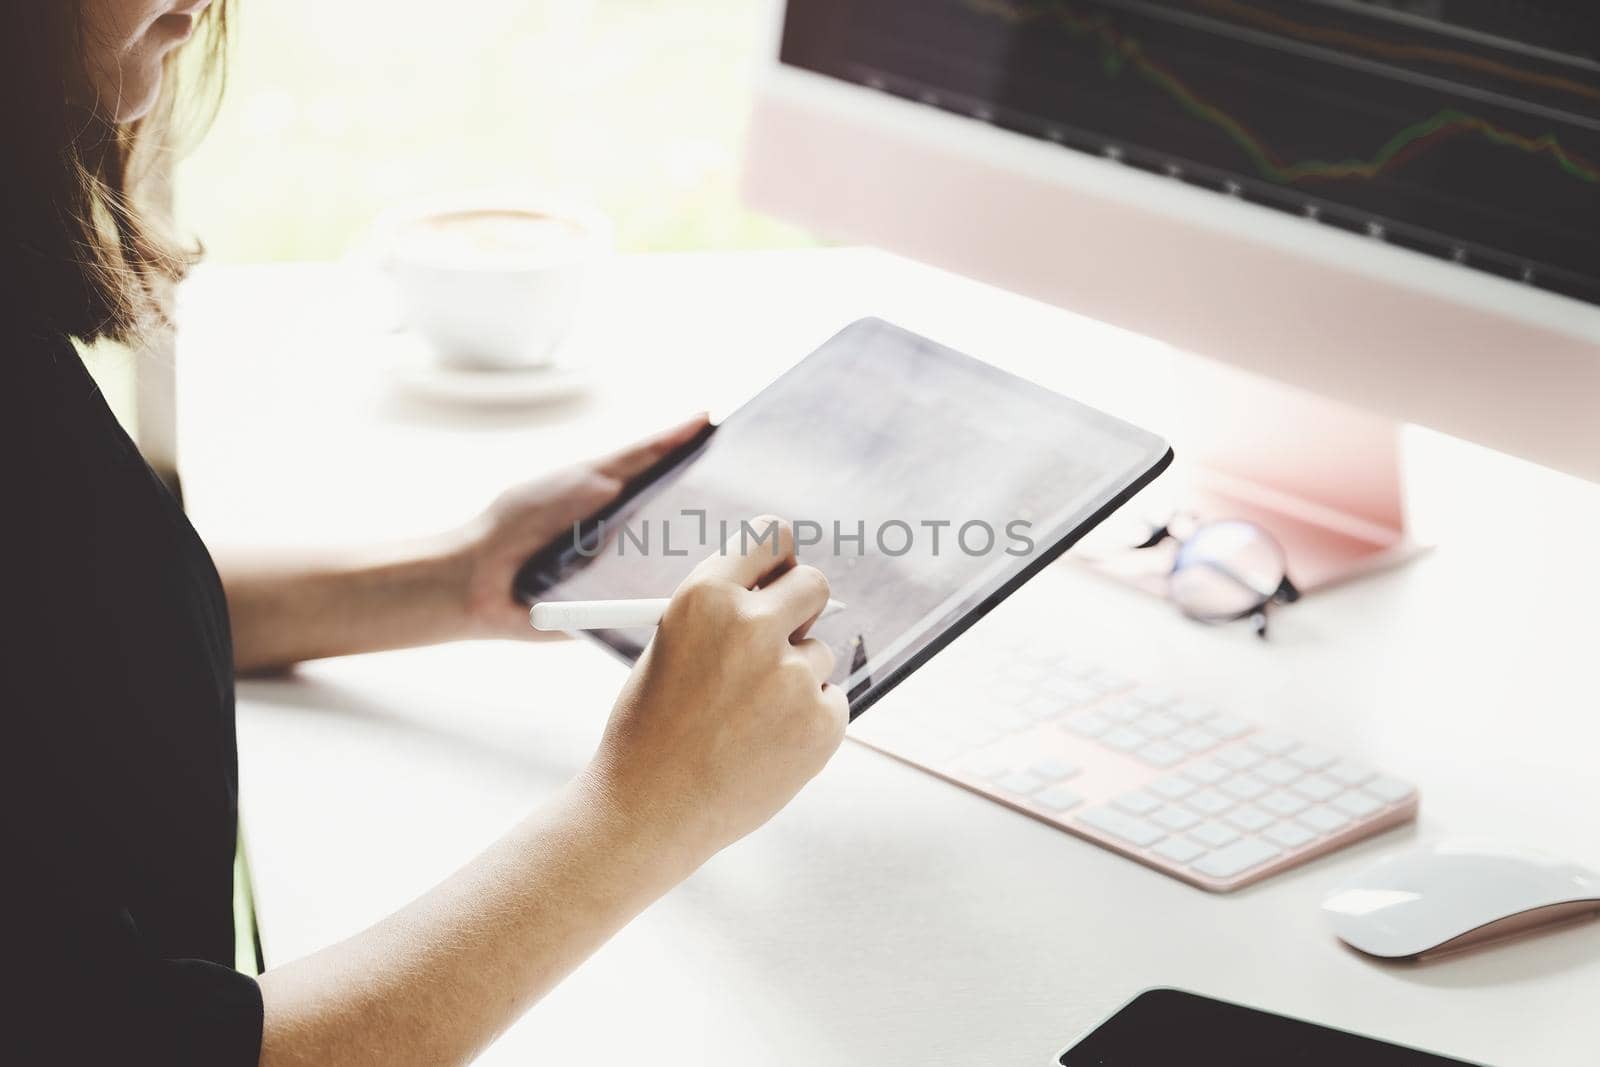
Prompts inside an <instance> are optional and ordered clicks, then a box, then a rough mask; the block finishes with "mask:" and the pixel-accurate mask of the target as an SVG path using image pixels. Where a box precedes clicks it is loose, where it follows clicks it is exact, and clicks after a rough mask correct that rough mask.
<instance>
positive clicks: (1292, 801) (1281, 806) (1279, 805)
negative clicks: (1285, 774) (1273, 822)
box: [1256, 789, 1311, 819]
mask: <svg viewBox="0 0 1600 1067" xmlns="http://www.w3.org/2000/svg"><path fill="white" fill-rule="evenodd" d="M1256 803H1257V804H1259V805H1260V806H1261V807H1262V808H1265V809H1266V810H1267V811H1270V812H1272V814H1274V815H1276V816H1277V817H1278V818H1280V819H1291V818H1293V817H1294V816H1296V815H1299V814H1300V813H1301V812H1302V811H1305V810H1306V809H1307V808H1309V807H1310V806H1311V803H1310V802H1309V801H1307V800H1304V799H1302V798H1300V797H1297V796H1295V795H1294V794H1293V793H1286V792H1284V791H1283V790H1282V789H1280V790H1278V791H1277V792H1276V793H1268V794H1267V795H1266V796H1264V797H1262V798H1261V799H1260V800H1258V801H1256Z"/></svg>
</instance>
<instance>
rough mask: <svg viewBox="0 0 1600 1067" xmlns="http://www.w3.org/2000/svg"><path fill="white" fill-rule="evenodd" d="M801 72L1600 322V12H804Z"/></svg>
mask: <svg viewBox="0 0 1600 1067" xmlns="http://www.w3.org/2000/svg"><path fill="white" fill-rule="evenodd" d="M782 59H783V61H784V62H785V63H786V64H789V65H792V66H795V67H800V68H803V69H807V70H811V71H814V72H816V73H819V74H824V75H828V76H830V77H833V78H838V79H843V80H846V81H849V82H853V83H857V84H860V85H864V86H868V87H870V88H872V89H876V90H879V91H882V92H886V93H890V94H893V95H895V96H900V97H904V98H907V99H910V100H914V101H917V102H920V103H922V104H925V105H929V106H932V107H936V108H940V109H943V110H946V111H951V112H955V113H957V114H960V115H963V116H967V117H969V118H971V119H973V120H976V121H981V122H985V123H989V124H991V125H995V126H999V127H1003V128H1005V129H1008V130H1012V131H1014V132H1017V133H1021V134H1025V135H1027V136H1030V137H1035V138H1039V139H1042V140H1046V141H1050V142H1055V143H1057V144H1059V145H1061V146H1062V147H1063V148H1064V149H1071V150H1076V151H1081V152H1089V153H1093V154H1095V155H1099V156H1105V157H1109V158H1112V159H1115V160H1119V161H1120V162H1122V163H1124V164H1127V165H1130V166H1134V167H1139V168H1141V169H1144V170H1148V171H1152V172H1154V173H1156V174H1161V175H1166V176H1168V177H1170V178H1171V179H1173V180H1176V181H1182V182H1187V183H1190V184H1194V185H1198V186H1202V187H1205V188H1208V189H1211V190H1214V191H1216V192H1217V193H1218V194H1220V195H1228V196H1235V197H1240V198H1243V199H1246V200H1249V201H1252V202H1255V203H1259V204H1262V205H1265V206H1267V207H1272V208H1276V209H1278V210H1282V211H1287V212H1292V213H1294V214H1297V215H1302V216H1306V217H1308V218H1310V219H1314V220H1316V221H1317V222H1320V223H1323V224H1326V225H1331V226H1338V227H1342V228H1345V229H1350V230H1353V231H1355V232H1358V233H1362V234H1368V235H1370V236H1372V237H1373V238H1374V239H1378V240H1383V241H1387V242H1390V243H1393V244H1396V245H1401V246H1404V247H1407V248H1411V249H1415V250H1417V251H1421V252H1425V253H1428V254H1430V255H1435V256H1439V257H1443V258H1446V259H1452V260H1455V261H1458V262H1461V263H1464V264H1466V265H1468V266H1471V267H1475V268H1477V269H1480V270H1485V271H1490V272H1493V273H1495V274H1499V275H1503V276H1506V277H1509V278H1513V279H1518V280H1521V281H1524V282H1527V283H1529V284H1532V285H1536V286H1540V287H1543V288H1548V289H1552V290H1555V291H1558V292H1562V293H1566V294H1568V295H1571V296H1576V297H1578V298H1580V299H1584V300H1587V301H1590V302H1594V303H1600V0H1582V2H1578V0H1566V2H1556V0H1391V2H1377V0H1280V2H1273V3H1265V2H1246V0H790V2H789V4H788V11H787V15H786V18H785V23H784V32H783V44H782Z"/></svg>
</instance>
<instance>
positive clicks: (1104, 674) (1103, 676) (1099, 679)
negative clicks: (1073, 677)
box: [1084, 667, 1136, 693]
mask: <svg viewBox="0 0 1600 1067" xmlns="http://www.w3.org/2000/svg"><path fill="white" fill-rule="evenodd" d="M1084 682H1085V683H1087V684H1089V685H1092V686H1094V687H1095V688H1096V689H1098V690H1100V692H1102V693H1114V692H1116V691H1118V690H1121V689H1132V688H1133V687H1134V685H1135V684H1136V683H1135V682H1134V680H1133V679H1132V678H1129V677H1128V676H1127V675H1126V674H1121V673H1119V672H1117V671H1113V670H1109V669H1107V668H1105V667H1099V668H1097V669H1096V670H1095V671H1094V672H1093V673H1091V674H1090V675H1089V676H1088V677H1086V678H1084Z"/></svg>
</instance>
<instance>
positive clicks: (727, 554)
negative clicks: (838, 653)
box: [589, 517, 849, 868]
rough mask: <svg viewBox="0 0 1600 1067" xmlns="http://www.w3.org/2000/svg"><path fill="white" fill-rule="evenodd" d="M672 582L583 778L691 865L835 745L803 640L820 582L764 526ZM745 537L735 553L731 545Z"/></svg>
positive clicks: (787, 534) (782, 527)
mask: <svg viewBox="0 0 1600 1067" xmlns="http://www.w3.org/2000/svg"><path fill="white" fill-rule="evenodd" d="M769 525H775V526H776V527H777V529H778V537H777V539H776V547H774V543H773V539H771V538H766V539H765V540H761V541H758V540H755V539H746V538H742V537H741V536H740V535H738V534H736V535H734V537H733V538H732V539H731V540H730V541H729V544H728V545H727V546H725V547H724V549H723V551H722V553H721V554H719V555H715V556H712V557H710V558H709V559H707V560H705V561H704V562H702V563H701V564H700V565H699V566H697V567H696V568H695V570H694V572H693V573H692V574H690V576H689V577H688V578H687V579H685V581H684V582H683V584H682V585H680V586H679V587H678V590H677V592H676V593H675V594H674V596H673V598H672V602H671V605H670V606H669V607H668V609H667V614H666V616H665V618H663V619H662V622H661V627H660V629H658V630H657V631H656V635H655V638H654V640H652V641H651V643H650V645H649V646H648V647H647V648H646V649H645V652H644V655H643V656H642V657H641V658H640V660H639V662H638V664H637V665H636V666H635V667H634V669H633V673H632V674H631V675H630V676H629V678H628V682H627V684H626V685H625V686H624V687H623V690H622V694H621V696H620V697H619V698H618V699H617V703H616V708H615V710H613V712H612V714H611V721H610V724H609V725H608V726H607V729H606V733H605V737H604V739H603V740H602V742H601V745H600V750H599V752H598V753H597V754H596V756H595V759H594V763H593V765H592V767H591V768H590V771H589V774H590V776H591V777H592V778H593V779H594V781H595V782H596V783H597V784H598V785H599V786H600V787H601V788H602V789H603V790H604V792H605V793H606V794H607V795H609V796H611V797H613V798H615V802H616V803H617V804H618V805H619V806H620V807H621V808H622V809H623V810H625V811H628V812H630V813H632V814H633V816H634V817H636V818H638V819H640V820H642V821H645V822H649V823H653V824H657V823H658V824H659V826H658V829H659V832H660V833H661V835H662V839H663V840H664V841H670V842H672V843H673V844H674V845H676V846H677V847H679V848H681V849H682V850H683V859H684V862H685V863H686V864H687V865H688V866H689V867H691V868H692V867H693V866H697V865H698V864H700V863H702V862H704V860H706V859H707V858H709V857H710V856H711V855H712V854H713V853H715V852H716V851H717V850H719V849H721V848H723V847H725V846H727V845H728V844H731V843H732V842H734V841H736V840H738V839H739V838H740V837H743V836H744V835H745V834H747V833H749V832H750V831H751V830H754V829H755V828H756V827H758V826H760V825H761V824H762V823H764V822H766V821H767V819H769V818H771V817H772V815H773V814H774V813H776V812H777V811H778V809H779V808H781V807H782V806H783V805H784V804H785V803H787V802H788V800H789V799H790V798H791V797H793V796H794V794H795V793H796V792H798V791H799V790H800V788H801V787H802V786H803V785H805V783H806V782H808V781H810V780H811V778H812V777H813V776H815V775H816V773H817V772H818V771H819V770H821V769H822V766H823V764H825V763H826V762H827V760H828V757H830V756H831V755H832V754H833V752H834V751H835V750H836V749H837V748H838V747H839V743H840V741H841V740H842V739H843V737H844V728H845V724H846V722H847V721H848V718H849V709H848V706H847V704H846V701H845V694H844V693H843V691H841V690H840V689H839V688H838V687H837V686H832V685H828V684H827V680H828V676H829V675H830V674H832V673H833V666H834V657H833V652H832V651H831V650H830V649H829V648H828V646H827V645H825V644H823V643H822V642H821V641H818V640H816V639H815V638H809V637H807V636H806V634H805V631H806V629H807V628H808V627H809V625H810V623H811V621H812V620H813V619H815V618H816V617H817V615H818V614H819V613H820V612H821V611H822V609H823V607H824V606H825V605H826V604H827V602H828V581H827V579H826V578H824V577H823V576H822V573H821V572H820V571H818V570H816V569H815V568H813V567H808V566H805V565H802V564H797V563H796V561H795V554H794V535H793V531H792V530H791V529H790V527H789V525H788V524H787V523H784V522H781V521H780V520H778V519H775V518H771V517H764V518H760V519H756V520H755V521H754V523H753V524H752V528H753V529H755V530H756V531H758V532H760V533H765V532H766V530H767V529H768V527H769ZM747 540H748V541H749V543H748V544H743V543H741V542H744V541H747Z"/></svg>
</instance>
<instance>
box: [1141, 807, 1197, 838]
mask: <svg viewBox="0 0 1600 1067" xmlns="http://www.w3.org/2000/svg"><path fill="white" fill-rule="evenodd" d="M1150 821H1151V822H1153V823H1155V824H1156V825H1158V826H1160V827H1162V828H1163V829H1166V830H1171V831H1172V832H1173V833H1175V834H1176V833H1182V832H1183V831H1185V830H1188V829H1191V828H1193V827H1196V826H1199V825H1200V816H1198V815H1196V814H1195V813H1194V812H1192V811H1187V810H1185V809H1183V808H1180V807H1176V806H1175V805H1171V804H1169V805H1167V806H1166V807H1164V808H1162V809H1161V810H1160V811H1158V812H1156V813H1155V814H1154V815H1152V816H1150Z"/></svg>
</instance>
